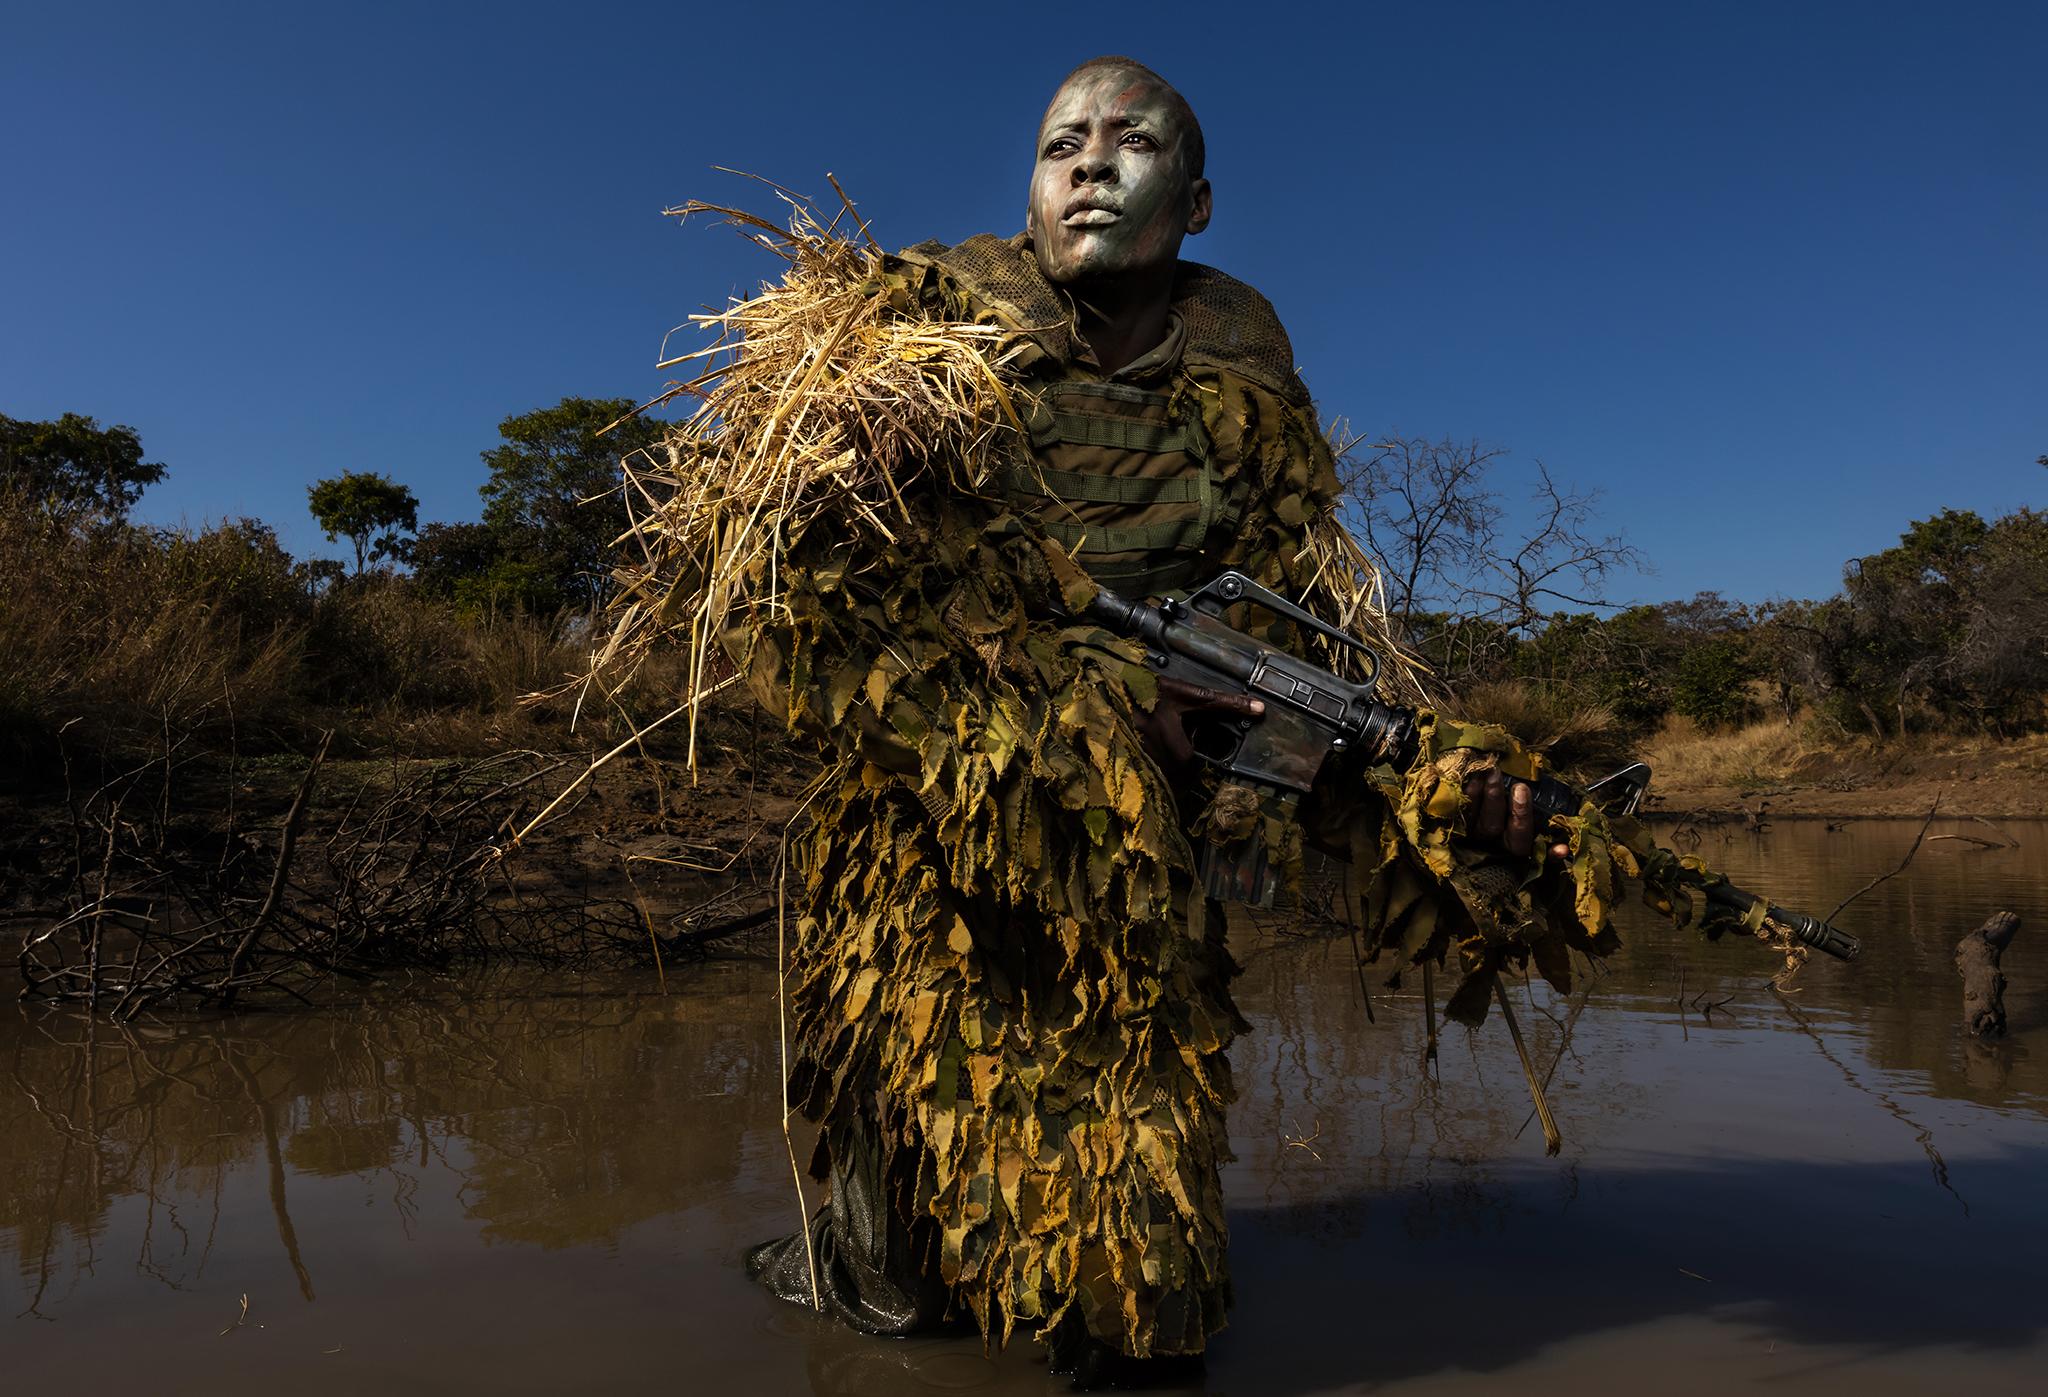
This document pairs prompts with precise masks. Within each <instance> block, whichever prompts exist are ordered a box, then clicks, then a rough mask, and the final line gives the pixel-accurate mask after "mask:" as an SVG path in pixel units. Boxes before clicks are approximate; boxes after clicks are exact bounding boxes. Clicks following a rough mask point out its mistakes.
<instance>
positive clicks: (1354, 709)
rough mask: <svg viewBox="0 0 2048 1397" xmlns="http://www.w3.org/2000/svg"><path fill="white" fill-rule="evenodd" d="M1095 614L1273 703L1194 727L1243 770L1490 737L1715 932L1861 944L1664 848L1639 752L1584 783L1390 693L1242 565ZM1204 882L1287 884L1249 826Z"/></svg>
mask: <svg viewBox="0 0 2048 1397" xmlns="http://www.w3.org/2000/svg"><path fill="white" fill-rule="evenodd" d="M1236 606H1251V607H1257V608H1260V609H1262V610H1264V611H1266V612H1269V613H1271V614H1272V615H1273V616H1275V617H1276V618H1278V619H1281V620H1284V621H1287V622H1289V623H1291V624H1293V625H1295V626H1299V627H1302V628H1304V629H1305V630H1307V631H1310V632H1313V633H1315V634H1318V635H1321V636H1323V637H1324V638H1325V639H1327V640H1329V641H1331V642H1333V643H1335V644H1337V645H1340V646H1344V647H1348V648H1349V649H1351V650H1352V651H1354V652H1355V653H1356V657H1357V659H1358V661H1359V663H1360V664H1361V666H1362V668H1363V673H1364V677H1363V679H1362V680H1359V681H1357V682H1353V681H1350V680H1346V679H1343V678H1340V677H1339V676H1337V675H1335V674H1331V673H1330V672H1329V671H1327V670H1325V669H1322V668H1320V667H1319V666H1317V665H1315V664H1313V663H1312V662H1310V661H1308V660H1305V659H1302V658H1301V657H1299V656H1298V655H1293V654H1289V653H1288V652H1286V651H1284V650H1278V649H1275V648H1273V647H1272V646H1270V645H1266V644H1263V643H1262V642H1260V641H1258V640H1256V639H1254V638H1253V637H1252V636H1249V635H1246V634H1244V633H1243V632H1241V631H1239V630H1236V629H1234V628H1233V627H1232V626H1230V625H1229V624H1228V622H1226V621H1225V620H1224V619H1223V616H1224V612H1225V611H1226V610H1228V609H1230V608H1232V607H1236ZM1086 615H1087V617H1088V619H1089V620H1092V621H1095V622H1098V623H1100V624H1101V625H1103V626H1105V627H1107V628H1108V629H1109V630H1112V631H1114V632H1116V633H1117V634H1118V635H1122V636H1125V637H1127V638H1129V639H1131V640H1135V641H1138V642H1139V643H1140V644H1142V645H1143V646H1144V647H1145V659H1146V663H1147V664H1148V665H1150V666H1151V667H1152V668H1153V669H1155V670H1157V671H1158V672H1159V673H1160V674H1161V675H1164V676H1166V677H1168V678H1173V679H1178V680H1181V681H1183V682H1186V683H1190V684H1195V685H1199V686H1202V687H1205V688H1217V689H1221V690H1224V691H1226V692H1229V691H1235V692H1238V693H1242V694H1246V695H1250V696H1252V697H1254V698H1257V699H1260V700H1262V701H1263V702H1264V704H1265V714H1264V716H1263V717H1262V718H1259V719H1256V720H1255V719H1223V720H1217V721H1213V722H1210V723H1207V724H1206V725H1204V726H1203V727H1202V728H1201V729H1200V730H1199V731H1197V732H1195V733H1192V734H1191V738H1192V739H1193V741H1194V746H1195V751H1196V753H1197V755H1199V756H1200V757H1202V758H1203V759H1204V760H1205V761H1206V762H1208V763H1209V764H1210V765H1212V766H1214V767H1215V768H1217V769H1218V770H1219V771H1220V772H1221V773H1223V774H1224V775H1225V776H1227V777H1229V778H1231V779H1234V780H1237V781H1242V782H1246V783H1248V784H1250V785H1251V786H1252V787H1254V788H1258V789H1264V790H1268V791H1281V792H1291V793H1293V794H1294V795H1295V796H1297V797H1300V796H1307V795H1309V794H1311V793H1312V792H1313V791H1314V789H1315V786H1316V781H1317V778H1318V776H1319V775H1321V774H1322V773H1323V771H1324V768H1325V766H1326V764H1327V763H1328V762H1329V761H1330V759H1331V758H1332V757H1341V756H1342V755H1343V754H1347V753H1349V754H1353V755H1354V758H1355V759H1356V760H1358V761H1362V762H1363V763H1364V764H1365V765H1366V766H1367V767H1371V768H1379V769H1383V770H1385V771H1387V772H1389V773H1390V774H1394V775H1402V774H1406V773H1408V772H1410V771H1411V770H1412V769H1413V768H1415V766H1416V764H1417V758H1418V757H1419V756H1421V754H1422V748H1423V746H1424V740H1423V739H1424V734H1425V732H1428V733H1430V734H1432V735H1434V736H1436V737H1437V739H1438V741H1437V744H1436V745H1437V746H1439V747H1440V748H1442V747H1451V746H1457V747H1465V748H1468V749H1471V748H1479V749H1487V748H1490V749H1493V750H1494V751H1495V752H1496V755H1497V756H1498V757H1499V758H1500V764H1501V765H1502V766H1503V767H1504V768H1513V767H1519V768H1521V769H1519V770H1512V769H1511V770H1510V774H1512V775H1515V776H1519V777H1521V778H1523V779H1525V780H1529V781H1530V782H1531V784H1532V785H1533V787H1534V792H1533V798H1534V803H1535V806H1536V809H1537V810H1538V812H1539V813H1541V814H1542V815H1543V816H1544V817H1546V818H1549V817H1553V816H1559V817H1565V818H1567V819H1575V818H1578V817H1580V816H1581V815H1582V813H1585V812H1586V810H1587V807H1588V805H1589V804H1590V805H1592V806H1594V807H1596V808H1597V809H1598V811H1599V813H1600V815H1601V816H1602V817H1604V819H1605V821H1606V823H1607V824H1608V826H1609V827H1610V828H1611V829H1613V831H1614V832H1615V834H1616V835H1617V836H1618V837H1619V839H1620V840H1621V842H1623V843H1624V844H1625V845H1626V846H1627V847H1628V849H1629V851H1630V852H1631V853H1632V854H1633V855H1634V856H1635V860H1636V862H1637V863H1638V865H1639V867H1640V868H1641V870H1642V877H1643V880H1644V882H1645V884H1646V886H1648V887H1649V888H1651V889H1652V891H1653V892H1661V893H1662V894H1663V900H1664V901H1665V902H1666V903H1667V904H1668V902H1669V900H1670V898H1671V894H1672V893H1673V892H1674V891H1679V890H1682V891H1684V892H1685V893H1687V894H1691V893H1694V892H1697V893H1699V894H1700V895H1701V896H1702V897H1703V898H1704V899H1705V902H1706V904H1707V908H1708V918H1707V921H1706V925H1707V926H1708V928H1709V929H1710V930H1711V929H1712V928H1713V927H1714V926H1715V925H1716V924H1719V925H1721V927H1722V928H1723V929H1726V924H1727V923H1728V922H1730V921H1734V922H1737V923H1739V924H1740V925H1741V926H1742V927H1743V929H1745V930H1747V931H1750V932H1752V933H1756V932H1766V931H1775V932H1777V933H1780V934H1781V935H1783V936H1785V937H1789V938H1790V939H1791V940H1792V941H1795V942H1798V943H1800V944H1802V945H1806V946H1810V947H1813V948H1814V949H1816V950H1819V951H1822V952H1825V953H1826V954H1828V955H1830V956H1833V957H1835V958H1836V959H1838V960H1854V959H1855V958H1856V956H1857V954H1858V952H1859V951H1860V950H1861V949H1862V947H1861V945H1860V943H1858V941H1857V940H1856V938H1855V937H1853V936H1851V935H1849V934H1848V933H1847V932H1844V931H1841V930H1838V929H1837V928H1835V927H1833V926H1830V925H1829V924H1828V923H1826V922H1824V921H1821V920H1819V919H1818V918H1815V917H1811V916H1808V915H1806V914H1805V913H1802V912H1795V911H1792V910H1790V909H1788V908H1785V907H1781V906H1778V905H1777V904H1775V903H1773V902H1770V901H1769V900H1768V899H1766V898H1763V897H1760V896H1758V895H1757V894H1755V893H1752V892H1748V891H1745V890H1744V889H1742V888H1738V887H1736V886H1735V885H1734V884H1733V883H1731V882H1729V881H1728V879H1726V878H1725V877H1722V876H1721V875H1719V874H1717V873H1714V872H1713V871H1711V870H1710V869H1708V868H1707V867H1706V866H1705V865H1703V864H1701V863H1700V862H1699V861H1698V860H1697V859H1684V858H1680V857H1679V856H1678V855H1676V854H1673V853H1672V852H1671V851H1669V850H1667V849H1662V848H1659V847H1658V846H1657V845H1656V844H1655V842H1654V841H1652V840H1651V839H1650V837H1649V834H1648V832H1647V831H1646V830H1644V828H1643V826H1642V824H1641V822H1640V821H1638V820H1637V819H1636V818H1635V815H1636V809H1637V806H1638V805H1639V804H1640V803H1641V801H1642V798H1643V795H1644V794H1645V793H1646V792H1647V790H1648V789H1649V781H1650V769H1649V768H1648V767H1647V766H1645V765H1644V764H1643V763H1641V762H1632V763H1630V764H1629V765H1628V766H1626V767H1623V768H1622V769H1621V770H1619V771H1617V772H1615V773H1614V774H1613V775H1611V776H1608V777H1606V778H1604V779H1602V780H1600V781H1597V782H1594V783H1593V784H1592V785H1591V786H1590V787H1588V788H1586V789H1584V790H1581V789H1580V788H1578V787H1577V786H1574V785H1572V784H1571V783H1570V782H1568V781H1565V780H1563V779H1562V778H1560V777H1558V776H1557V775H1556V774H1554V773H1552V772H1549V771H1546V770H1544V769H1543V766H1542V758H1541V757H1540V756H1537V755H1536V754H1534V753H1527V752H1511V751H1509V750H1508V747H1509V743H1508V741H1507V739H1506V738H1505V735H1504V734H1501V733H1499V732H1498V730H1493V731H1491V732H1488V731H1487V730H1484V729H1481V730H1479V731H1478V733H1477V734H1476V735H1475V734H1474V733H1473V730H1471V729H1464V728H1460V727H1459V725H1454V724H1448V723H1446V722H1444V721H1443V720H1442V719H1440V718H1437V717H1435V716H1434V715H1429V714H1427V713H1426V712H1425V710H1420V709H1416V708H1409V707H1405V706H1402V705H1398V704H1388V703H1383V702H1381V701H1380V699H1379V697H1378V695H1377V689H1376V680H1377V675H1378V672H1379V658H1378V656H1377V655H1375V654H1374V653H1373V652H1372V650H1371V649H1370V648H1369V647H1367V646H1365V645H1364V644H1362V643H1361V642H1359V641H1358V640H1357V639H1356V638H1354V637H1352V636H1350V635H1347V634H1346V633H1344V632H1343V631H1341V630H1339V629H1337V628H1336V627H1334V626H1330V625H1327V624H1326V623H1324V622H1322V621H1320V620H1318V619H1317V618H1316V617H1314V616H1312V615H1310V614H1309V613H1308V612H1306V611H1304V610H1302V609H1301V608H1300V607H1298V606H1296V605H1294V604H1293V603H1292V602H1289V601H1288V600H1286V599H1285V598H1284V597H1281V596H1279V595H1278V594H1277V593H1275V592H1273V591H1271V590H1269V589H1268V588H1265V587H1262V586H1260V585H1259V584H1258V583H1257V582H1255V581H1253V580H1252V579H1251V578H1249V577H1246V576H1244V575H1243V574H1242V573H1239V572H1234V571H1226V572H1224V573H1222V574H1220V575H1219V576H1217V577H1216V578H1214V579H1213V580H1211V581H1210V582H1208V583H1206V584H1204V585H1203V586H1201V587H1199V588H1197V589H1196V590H1195V591H1194V592H1193V593H1192V594H1190V596H1189V597H1188V598H1187V599H1186V600H1185V601H1180V600H1172V599H1169V600H1166V601H1163V602H1160V603H1158V604H1157V605H1154V604H1151V603H1147V602H1132V601H1127V600H1125V599H1124V598H1122V597H1119V596H1117V595H1116V594H1115V593H1113V592H1111V591H1108V590H1107V589H1102V590H1098V591H1097V592H1096V594H1095V597H1094V599H1093V601H1091V602H1090V603H1089V605H1088V607H1087V609H1086ZM1202 880H1203V883H1204V886H1205V887H1206V889H1207V891H1208V893H1209V895H1210V896H1212V897H1216V898H1219V899H1227V900H1235V901H1241V902H1247V903H1251V904H1253V905H1257V906H1270V905H1271V902H1272V897H1273V891H1274V885H1275V882H1276V879H1275V877H1274V874H1273V871H1272V869H1271V866H1270V864H1269V862H1268V860H1267V859H1266V857H1265V850H1264V845H1263V843H1262V842H1261V841H1259V840H1257V839H1254V838H1248V837H1247V838H1240V839H1236V840H1232V841H1230V842H1227V843H1218V842H1215V841H1211V842H1210V843H1209V844H1207V845H1206V846H1205V847H1204V849H1203V851H1202ZM1667 910H1668V907H1667Z"/></svg>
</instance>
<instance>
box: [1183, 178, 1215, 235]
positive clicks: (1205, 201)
mask: <svg viewBox="0 0 2048 1397" xmlns="http://www.w3.org/2000/svg"><path fill="white" fill-rule="evenodd" d="M1191 192H1192V193H1193V194H1194V196H1195V200H1194V207H1193V208H1192V209H1191V210H1189V212H1188V232H1190V233H1199V232H1201V231H1202V230H1203V229H1204V228H1207V227H1208V226H1209V214H1210V212H1211V210H1210V203H1209V181H1207V180H1205V179H1198V180H1196V181H1195V185H1194V189H1193V190H1192V191H1191Z"/></svg>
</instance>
